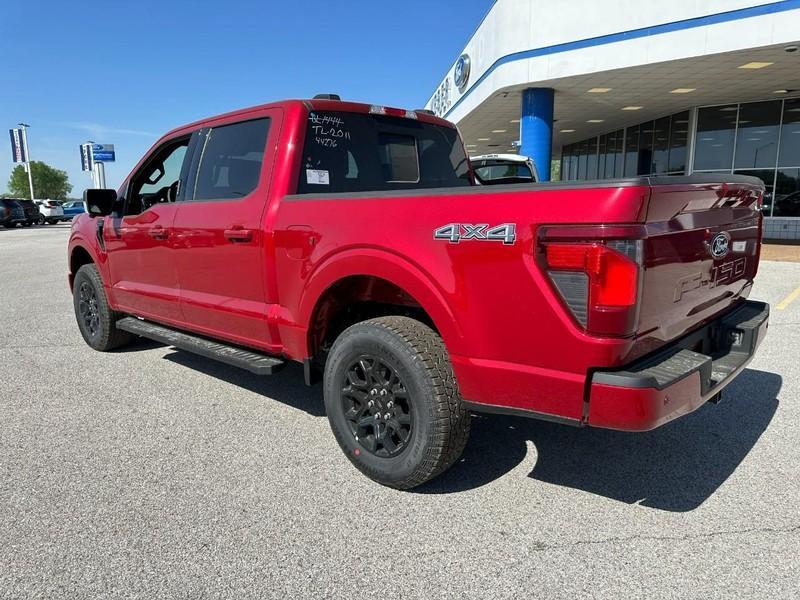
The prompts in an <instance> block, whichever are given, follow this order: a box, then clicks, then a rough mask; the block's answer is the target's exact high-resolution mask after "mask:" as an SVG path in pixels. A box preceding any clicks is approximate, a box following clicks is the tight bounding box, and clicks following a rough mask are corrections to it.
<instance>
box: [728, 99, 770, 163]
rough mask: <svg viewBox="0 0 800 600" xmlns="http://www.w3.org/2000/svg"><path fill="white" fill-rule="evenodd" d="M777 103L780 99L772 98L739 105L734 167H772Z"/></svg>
mask: <svg viewBox="0 0 800 600" xmlns="http://www.w3.org/2000/svg"><path fill="white" fill-rule="evenodd" d="M781 104H782V102H781V101H780V100H773V101H770V102H751V103H749V104H742V105H741V107H740V108H739V131H738V132H737V133H736V159H735V162H736V164H735V165H734V168H736V169H756V168H773V169H774V168H775V157H776V155H777V152H778V124H779V123H780V120H781Z"/></svg>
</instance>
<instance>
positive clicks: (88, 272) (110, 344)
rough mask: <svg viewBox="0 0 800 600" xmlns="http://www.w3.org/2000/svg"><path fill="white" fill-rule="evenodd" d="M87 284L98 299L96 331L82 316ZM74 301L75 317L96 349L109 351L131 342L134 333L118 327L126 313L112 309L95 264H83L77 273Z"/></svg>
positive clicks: (86, 340)
mask: <svg viewBox="0 0 800 600" xmlns="http://www.w3.org/2000/svg"><path fill="white" fill-rule="evenodd" d="M84 284H87V285H88V286H89V288H91V290H93V292H94V297H95V299H96V303H95V307H96V313H97V324H98V326H97V329H96V330H95V331H94V333H93V332H92V331H91V330H90V327H89V326H88V325H87V323H86V322H85V320H84V319H83V318H82V317H81V309H80V305H81V286H82V285H84ZM72 302H73V306H74V308H75V319H76V320H77V321H78V329H79V330H80V332H81V335H82V336H83V339H84V341H85V342H86V343H87V344H88V345H89V346H90V347H92V348H94V349H95V350H98V351H100V352H108V351H109V350H114V349H115V348H120V347H122V346H124V345H126V344H129V343H130V342H131V341H132V340H133V339H134V337H135V336H134V335H133V334H131V333H128V332H127V331H122V330H121V329H117V321H118V320H119V319H120V318H122V317H123V316H124V315H122V314H120V313H118V312H115V311H113V310H111V307H110V306H109V305H108V299H107V298H106V294H105V289H104V288H103V281H102V279H100V273H98V272H97V267H96V266H94V265H93V264H88V265H83V266H82V267H81V268H80V269H78V272H77V273H76V274H75V280H74V281H73V284H72Z"/></svg>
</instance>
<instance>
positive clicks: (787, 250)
mask: <svg viewBox="0 0 800 600" xmlns="http://www.w3.org/2000/svg"><path fill="white" fill-rule="evenodd" d="M761 260H779V261H782V262H800V244H771V243H768V242H764V245H763V246H762V247H761Z"/></svg>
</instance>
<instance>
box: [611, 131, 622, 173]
mask: <svg viewBox="0 0 800 600" xmlns="http://www.w3.org/2000/svg"><path fill="white" fill-rule="evenodd" d="M624 144H625V130H624V129H619V130H617V131H616V133H615V135H614V174H613V175H612V177H622V171H623V169H624V167H625V159H624V156H623V155H622V149H623V146H624Z"/></svg>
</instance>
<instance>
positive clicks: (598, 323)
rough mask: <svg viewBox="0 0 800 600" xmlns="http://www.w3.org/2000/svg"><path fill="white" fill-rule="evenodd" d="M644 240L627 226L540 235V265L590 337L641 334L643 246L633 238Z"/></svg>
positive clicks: (548, 230)
mask: <svg viewBox="0 0 800 600" xmlns="http://www.w3.org/2000/svg"><path fill="white" fill-rule="evenodd" d="M639 235H642V231H641V230H640V228H638V227H627V226H619V227H606V226H598V227H596V228H592V227H586V226H581V227H575V228H569V227H547V228H543V229H542V230H541V232H540V234H539V249H538V258H539V263H540V265H541V266H542V268H543V269H544V270H545V272H546V273H547V275H548V277H549V278H550V281H551V282H552V283H553V286H554V287H555V289H556V291H557V292H558V294H559V295H560V296H561V298H562V300H563V301H564V303H565V304H566V306H567V308H568V309H569V311H570V313H571V314H572V316H573V317H574V318H575V320H576V321H578V323H579V324H580V325H581V326H582V327H583V328H584V329H585V330H586V331H587V332H588V333H591V334H596V335H614V336H626V335H631V334H633V333H634V332H635V331H636V320H637V318H638V300H639V287H640V281H641V270H642V252H643V250H642V249H643V242H642V240H641V239H630V237H634V236H639ZM620 236H629V237H627V239H620ZM606 238H607V239H606Z"/></svg>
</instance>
